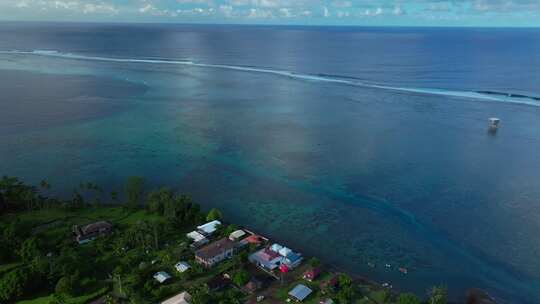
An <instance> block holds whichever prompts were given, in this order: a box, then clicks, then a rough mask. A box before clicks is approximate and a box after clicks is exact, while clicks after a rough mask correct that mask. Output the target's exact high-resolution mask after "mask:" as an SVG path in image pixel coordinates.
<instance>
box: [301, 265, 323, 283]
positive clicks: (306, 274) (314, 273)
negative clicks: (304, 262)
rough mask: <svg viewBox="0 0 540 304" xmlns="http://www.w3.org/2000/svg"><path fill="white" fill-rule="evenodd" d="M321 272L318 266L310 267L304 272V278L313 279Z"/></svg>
mask: <svg viewBox="0 0 540 304" xmlns="http://www.w3.org/2000/svg"><path fill="white" fill-rule="evenodd" d="M320 274H321V269H320V268H318V267H315V268H311V269H310V270H308V271H306V272H304V279H306V280H315V279H316V278H317V277H318V276H319V275H320Z"/></svg>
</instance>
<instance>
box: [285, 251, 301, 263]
mask: <svg viewBox="0 0 540 304" xmlns="http://www.w3.org/2000/svg"><path fill="white" fill-rule="evenodd" d="M301 258H302V257H301V256H300V255H299V254H297V253H294V252H291V253H289V254H288V255H287V259H289V261H291V263H294V262H296V261H298V260H299V259H301Z"/></svg>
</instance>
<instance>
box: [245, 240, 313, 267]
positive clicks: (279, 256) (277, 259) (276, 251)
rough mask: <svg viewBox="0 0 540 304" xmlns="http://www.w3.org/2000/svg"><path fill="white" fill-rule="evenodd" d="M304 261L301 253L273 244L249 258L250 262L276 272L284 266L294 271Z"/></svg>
mask: <svg viewBox="0 0 540 304" xmlns="http://www.w3.org/2000/svg"><path fill="white" fill-rule="evenodd" d="M302 260H303V258H302V256H301V255H300V254H299V253H295V252H293V251H292V250H291V249H289V248H287V247H283V246H281V245H279V244H273V245H272V246H270V247H268V248H264V249H261V250H259V251H257V252H255V253H254V254H252V255H250V256H249V261H251V262H252V263H254V264H256V265H258V266H260V267H263V268H266V269H268V270H274V269H276V268H278V267H279V266H280V265H282V264H283V265H286V266H287V267H289V268H290V269H294V268H296V267H298V265H300V263H301V262H302Z"/></svg>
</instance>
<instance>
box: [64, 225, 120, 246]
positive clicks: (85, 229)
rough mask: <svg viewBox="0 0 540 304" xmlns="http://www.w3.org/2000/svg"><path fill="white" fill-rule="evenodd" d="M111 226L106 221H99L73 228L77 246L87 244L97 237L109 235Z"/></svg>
mask: <svg viewBox="0 0 540 304" xmlns="http://www.w3.org/2000/svg"><path fill="white" fill-rule="evenodd" d="M112 230H113V225H112V224H111V223H109V222H107V221H99V222H95V223H91V224H88V225H85V226H82V227H80V226H78V225H75V226H73V233H74V234H75V240H76V241H77V242H79V244H85V243H88V242H90V241H92V240H94V239H95V238H97V237H98V236H101V235H105V234H109V233H111V232H112Z"/></svg>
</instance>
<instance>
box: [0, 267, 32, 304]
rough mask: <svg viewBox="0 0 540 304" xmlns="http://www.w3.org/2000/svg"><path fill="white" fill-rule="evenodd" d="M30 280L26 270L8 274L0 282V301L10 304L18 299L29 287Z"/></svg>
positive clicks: (21, 269) (20, 269) (17, 270)
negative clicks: (9, 303)
mask: <svg viewBox="0 0 540 304" xmlns="http://www.w3.org/2000/svg"><path fill="white" fill-rule="evenodd" d="M31 279H32V278H31V275H30V273H29V271H28V270H27V269H23V268H18V269H15V270H13V271H10V272H8V273H7V274H6V275H5V276H4V277H3V278H2V280H1V281H0V300H2V302H11V301H14V300H16V299H17V298H20V297H21V296H22V295H23V294H24V292H25V291H26V288H27V287H28V286H29V285H30V281H31Z"/></svg>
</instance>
